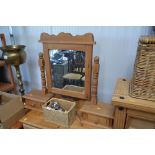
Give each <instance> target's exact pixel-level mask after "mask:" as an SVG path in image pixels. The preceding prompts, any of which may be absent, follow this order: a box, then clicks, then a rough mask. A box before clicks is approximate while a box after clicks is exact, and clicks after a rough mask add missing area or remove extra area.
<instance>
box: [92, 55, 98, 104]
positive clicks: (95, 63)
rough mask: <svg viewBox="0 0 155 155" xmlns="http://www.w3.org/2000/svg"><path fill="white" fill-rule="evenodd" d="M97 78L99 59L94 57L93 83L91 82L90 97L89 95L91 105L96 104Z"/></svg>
mask: <svg viewBox="0 0 155 155" xmlns="http://www.w3.org/2000/svg"><path fill="white" fill-rule="evenodd" d="M98 76H99V57H98V56H96V57H95V58H94V64H93V81H92V95H91V96H92V97H91V103H92V104H97V88H98Z"/></svg>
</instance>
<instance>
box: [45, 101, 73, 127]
mask: <svg viewBox="0 0 155 155" xmlns="http://www.w3.org/2000/svg"><path fill="white" fill-rule="evenodd" d="M53 101H56V102H58V103H59V105H60V106H61V107H62V108H63V109H65V112H61V111H58V110H54V109H51V110H48V109H47V108H46V107H47V105H49V104H51V102H53ZM75 106H76V103H75V102H71V101H68V100H64V99H57V98H52V99H51V100H49V101H48V102H47V103H45V104H44V105H43V106H42V108H43V112H44V118H45V120H46V121H50V122H52V123H55V124H57V125H60V126H64V127H69V126H70V125H71V124H72V123H73V121H74V119H75V113H76V108H75Z"/></svg>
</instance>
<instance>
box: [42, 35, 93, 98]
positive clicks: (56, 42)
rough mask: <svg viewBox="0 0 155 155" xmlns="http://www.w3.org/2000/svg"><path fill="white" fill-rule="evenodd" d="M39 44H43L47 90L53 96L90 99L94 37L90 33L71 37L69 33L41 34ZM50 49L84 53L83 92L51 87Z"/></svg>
mask: <svg viewBox="0 0 155 155" xmlns="http://www.w3.org/2000/svg"><path fill="white" fill-rule="evenodd" d="M39 42H42V43H43V56H44V60H45V70H46V80H47V90H48V92H50V93H53V94H59V95H64V96H70V97H75V98H79V99H88V100H89V99H90V97H91V96H90V95H91V75H92V54H93V44H95V42H94V37H93V34H92V33H86V34H84V35H77V36H72V35H71V34H70V33H63V32H61V33H59V34H58V35H49V34H48V33H42V34H41V36H40V40H39ZM52 49H62V50H79V51H83V52H85V77H86V78H85V90H84V92H76V91H69V90H63V89H60V88H55V87H52V67H51V63H50V57H49V51H50V50H52Z"/></svg>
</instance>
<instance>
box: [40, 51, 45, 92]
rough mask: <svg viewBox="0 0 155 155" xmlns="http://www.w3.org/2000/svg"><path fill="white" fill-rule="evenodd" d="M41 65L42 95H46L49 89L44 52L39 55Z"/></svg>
mask: <svg viewBox="0 0 155 155" xmlns="http://www.w3.org/2000/svg"><path fill="white" fill-rule="evenodd" d="M39 65H40V71H41V83H42V94H43V95H45V94H46V93H47V88H46V78H45V61H44V57H43V53H42V52H40V53H39Z"/></svg>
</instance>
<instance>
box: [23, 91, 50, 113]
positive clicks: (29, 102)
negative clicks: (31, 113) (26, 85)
mask: <svg viewBox="0 0 155 155" xmlns="http://www.w3.org/2000/svg"><path fill="white" fill-rule="evenodd" d="M51 97H52V94H46V95H42V92H41V91H40V90H32V91H31V92H29V93H28V94H26V95H24V96H22V101H23V103H24V107H25V108H27V109H31V110H36V111H43V110H42V105H43V104H45V103H46V102H47V101H48V100H50V98H51Z"/></svg>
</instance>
